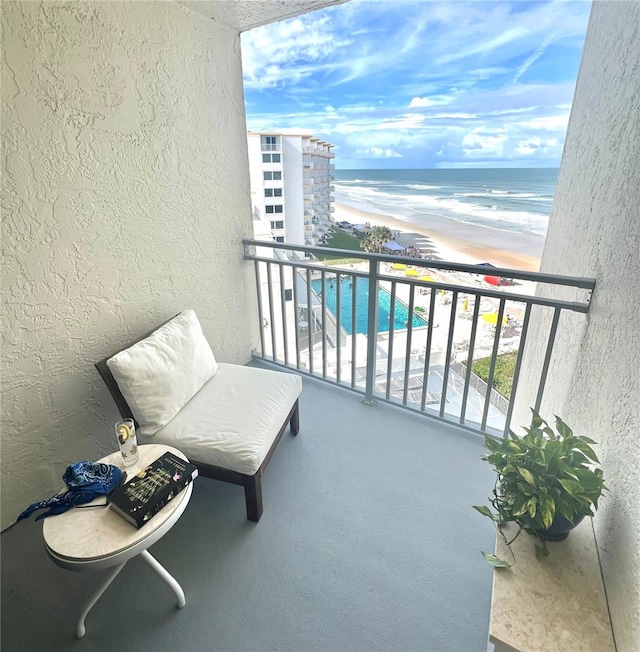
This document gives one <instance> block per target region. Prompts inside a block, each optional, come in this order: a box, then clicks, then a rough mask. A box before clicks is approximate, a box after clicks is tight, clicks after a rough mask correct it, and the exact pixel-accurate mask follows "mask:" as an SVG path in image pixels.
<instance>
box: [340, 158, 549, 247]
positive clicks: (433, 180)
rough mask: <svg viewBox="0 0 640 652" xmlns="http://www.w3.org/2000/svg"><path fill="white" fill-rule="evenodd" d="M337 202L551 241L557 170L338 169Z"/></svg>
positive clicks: (370, 209)
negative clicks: (547, 235) (548, 237)
mask: <svg viewBox="0 0 640 652" xmlns="http://www.w3.org/2000/svg"><path fill="white" fill-rule="evenodd" d="M335 174H336V180H335V186H336V192H335V198H336V201H337V202H338V203H342V204H345V205H348V206H352V207H354V208H358V209H361V210H367V211H370V212H373V213H379V214H382V215H400V216H403V217H404V218H406V219H408V220H410V221H412V222H415V223H418V224H419V223H421V222H422V221H423V219H422V218H424V220H425V221H426V220H427V219H428V216H430V215H439V216H441V217H445V218H447V219H451V220H455V221H458V222H462V223H467V224H473V225H476V226H485V227H493V228H496V229H501V230H504V231H510V232H520V233H532V234H535V235H540V236H545V235H546V232H547V224H548V221H549V215H550V213H551V205H552V202H553V194H554V192H555V187H556V180H557V176H558V170H557V169H556V168H545V169H529V168H527V169H524V168H516V169H509V168H500V169H485V168H482V169H480V168H477V169H463V170H336V173H335Z"/></svg>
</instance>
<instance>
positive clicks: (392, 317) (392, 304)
mask: <svg viewBox="0 0 640 652" xmlns="http://www.w3.org/2000/svg"><path fill="white" fill-rule="evenodd" d="M396 285H397V282H396V281H391V299H390V301H389V339H388V340H387V391H386V392H385V398H386V399H387V400H389V397H390V396H391V372H392V368H393V336H394V332H395V326H396Z"/></svg>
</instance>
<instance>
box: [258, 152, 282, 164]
mask: <svg viewBox="0 0 640 652" xmlns="http://www.w3.org/2000/svg"><path fill="white" fill-rule="evenodd" d="M262 162H263V163H280V154H263V155H262Z"/></svg>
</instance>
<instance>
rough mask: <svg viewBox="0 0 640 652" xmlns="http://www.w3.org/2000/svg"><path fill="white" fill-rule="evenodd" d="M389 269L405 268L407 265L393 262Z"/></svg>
mask: <svg viewBox="0 0 640 652" xmlns="http://www.w3.org/2000/svg"><path fill="white" fill-rule="evenodd" d="M391 269H407V266H406V265H405V264H404V263H393V265H391Z"/></svg>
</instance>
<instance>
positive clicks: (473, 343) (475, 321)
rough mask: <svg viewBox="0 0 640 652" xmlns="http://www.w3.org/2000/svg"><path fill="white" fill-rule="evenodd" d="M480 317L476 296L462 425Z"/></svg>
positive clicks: (461, 412)
mask: <svg viewBox="0 0 640 652" xmlns="http://www.w3.org/2000/svg"><path fill="white" fill-rule="evenodd" d="M479 316H480V302H479V301H478V297H477V296H476V303H475V306H474V308H473V317H472V319H473V323H472V324H471V338H470V339H469V355H468V357H467V373H466V374H465V375H464V390H463V392H462V408H461V409H460V423H464V417H465V414H466V412H467V400H468V399H469V383H470V382H471V366H472V365H473V349H474V348H475V345H476V333H477V331H478V317H479Z"/></svg>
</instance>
